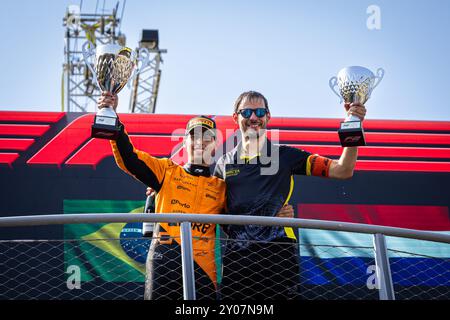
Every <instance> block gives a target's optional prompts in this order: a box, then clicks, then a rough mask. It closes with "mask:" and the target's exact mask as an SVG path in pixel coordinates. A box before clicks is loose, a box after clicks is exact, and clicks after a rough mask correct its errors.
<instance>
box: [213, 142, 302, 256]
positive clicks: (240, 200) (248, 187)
mask: <svg viewBox="0 0 450 320" xmlns="http://www.w3.org/2000/svg"><path fill="white" fill-rule="evenodd" d="M309 156H311V153H309V152H306V151H303V150H299V149H296V148H292V147H288V146H283V145H274V144H272V143H271V142H270V141H269V140H267V141H266V143H265V145H264V147H263V149H262V151H261V154H260V155H259V156H257V157H255V158H253V159H243V158H242V157H241V144H239V145H238V146H237V147H236V148H234V149H233V150H232V151H230V152H228V153H226V154H225V155H223V156H222V157H221V158H220V159H219V160H218V161H217V164H216V168H215V170H214V175H215V176H217V177H219V178H222V179H224V180H225V182H226V184H227V212H229V213H230V214H239V215H254V216H269V217H273V216H276V214H277V213H278V211H279V210H280V209H281V207H282V206H283V205H284V204H285V203H286V201H287V200H288V199H289V197H290V195H291V192H292V188H293V178H292V175H294V174H298V175H306V174H307V160H308V157H309ZM224 230H225V231H226V232H227V234H228V236H229V238H230V239H233V240H243V241H233V245H232V246H233V249H234V250H239V249H244V248H245V247H247V245H248V241H247V240H257V241H273V240H274V239H277V238H286V237H287V234H286V231H285V228H283V227H264V226H257V225H229V226H224Z"/></svg>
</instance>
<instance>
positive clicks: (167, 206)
mask: <svg viewBox="0 0 450 320" xmlns="http://www.w3.org/2000/svg"><path fill="white" fill-rule="evenodd" d="M111 146H112V151H113V154H114V158H115V159H116V163H117V165H118V166H119V167H120V168H121V169H122V170H124V171H125V172H126V173H128V174H130V175H132V176H133V177H134V178H136V179H137V180H139V181H141V182H142V183H144V184H145V185H147V186H149V187H151V188H153V189H154V190H155V191H156V192H157V196H156V206H155V213H165V214H168V213H191V214H193V213H210V214H219V213H222V212H223V211H224V207H225V203H226V201H225V191H226V188H225V182H224V181H223V180H222V179H219V178H217V177H214V176H211V175H210V173H209V169H208V170H207V172H206V173H204V174H199V175H196V173H195V172H191V173H189V172H188V171H189V168H184V167H182V166H180V165H178V164H176V163H174V162H173V161H172V160H170V159H167V158H155V157H152V156H151V155H149V154H148V153H146V152H143V151H139V150H137V149H135V148H134V146H133V144H132V143H131V141H130V138H129V137H128V135H127V133H126V131H125V129H124V126H123V125H121V131H120V134H119V137H118V138H117V140H116V141H112V140H111ZM160 230H161V231H160V234H159V236H160V237H161V239H162V238H163V236H170V238H171V239H173V240H174V241H176V242H177V243H178V244H180V227H179V225H175V224H168V223H160ZM215 230H216V226H215V225H210V224H198V223H197V224H193V226H192V237H193V241H192V245H193V251H194V261H195V262H196V263H197V264H198V265H199V266H200V267H201V268H202V269H203V270H204V271H205V273H206V274H207V275H208V276H209V277H210V279H211V280H212V281H213V282H214V284H216V265H215V256H214V245H215V241H214V239H215Z"/></svg>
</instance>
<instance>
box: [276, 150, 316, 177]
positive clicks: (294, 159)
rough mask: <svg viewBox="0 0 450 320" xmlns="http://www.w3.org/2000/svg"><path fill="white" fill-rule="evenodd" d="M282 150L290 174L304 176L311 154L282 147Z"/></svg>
mask: <svg viewBox="0 0 450 320" xmlns="http://www.w3.org/2000/svg"><path fill="white" fill-rule="evenodd" d="M283 149H284V150H283V151H284V152H285V153H286V157H287V161H288V165H289V166H290V167H291V170H292V174H298V175H306V166H307V161H308V157H309V156H310V155H312V154H311V153H309V152H307V151H304V150H300V149H297V148H292V147H288V146H283Z"/></svg>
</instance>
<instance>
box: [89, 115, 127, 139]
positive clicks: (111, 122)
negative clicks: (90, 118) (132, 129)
mask: <svg viewBox="0 0 450 320" xmlns="http://www.w3.org/2000/svg"><path fill="white" fill-rule="evenodd" d="M119 132H120V127H119V119H118V118H117V117H115V118H112V117H105V116H99V115H96V116H95V120H94V124H93V125H92V127H91V138H98V139H107V140H117V137H118V136H119Z"/></svg>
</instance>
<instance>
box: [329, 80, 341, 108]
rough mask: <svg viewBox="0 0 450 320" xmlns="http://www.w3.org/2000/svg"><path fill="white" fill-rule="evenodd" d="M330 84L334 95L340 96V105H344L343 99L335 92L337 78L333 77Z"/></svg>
mask: <svg viewBox="0 0 450 320" xmlns="http://www.w3.org/2000/svg"><path fill="white" fill-rule="evenodd" d="M328 84H329V86H330V88H331V90H332V91H333V92H334V94H335V95H337V96H338V98H339V103H342V101H343V99H342V97H341V95H340V94H339V93H338V92H337V91H336V90H335V88H336V86H337V78H336V77H332V78H331V79H330V81H328Z"/></svg>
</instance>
